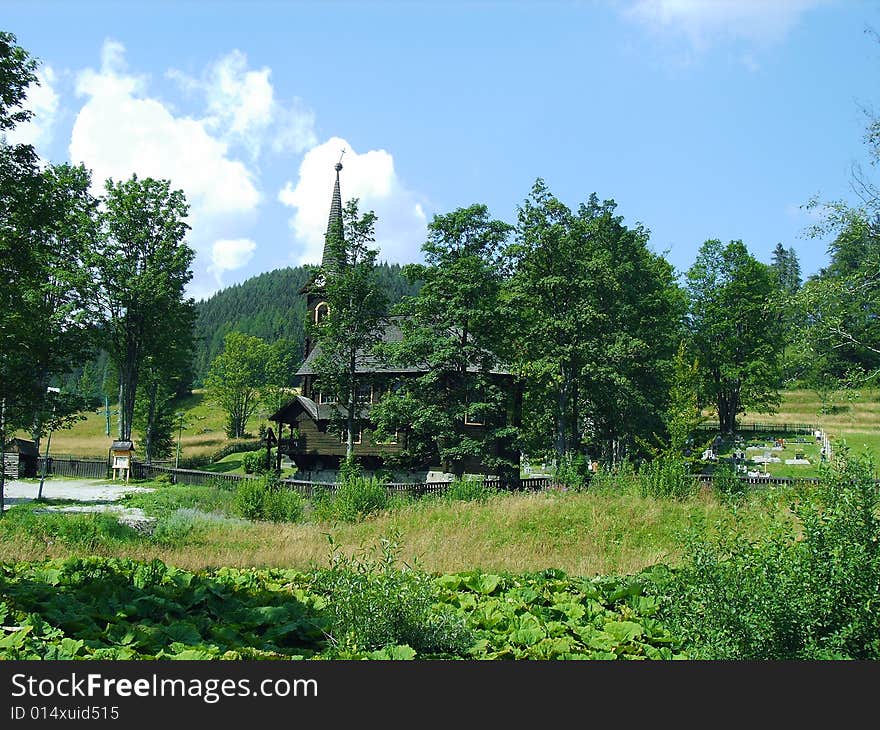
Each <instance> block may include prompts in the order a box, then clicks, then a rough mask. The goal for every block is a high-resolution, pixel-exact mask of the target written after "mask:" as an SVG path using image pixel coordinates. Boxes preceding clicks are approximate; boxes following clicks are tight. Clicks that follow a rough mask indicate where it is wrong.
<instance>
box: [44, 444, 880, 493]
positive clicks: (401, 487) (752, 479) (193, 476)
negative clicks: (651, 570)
mask: <svg viewBox="0 0 880 730" xmlns="http://www.w3.org/2000/svg"><path fill="white" fill-rule="evenodd" d="M231 453H232V452H231ZM43 461H44V457H42V456H41V457H39V464H38V469H37V473H38V474H40V473H42V469H43ZM165 463H167V462H164V461H163V462H162V463H158V462H153V463H152V464H150V465H147V464H143V463H141V462H138V461H135V462H133V465H132V472H131V476H132V478H133V479H156V478H157V477H159V476H161V475H168V477H169V479H170V481H171V482H172V483H174V484H190V485H194V486H202V485H207V484H227V485H229V486H234V485H236V484H239V483H240V482H242V481H244V480H248V479H259V478H260V477H259V475H256V474H223V473H218V472H210V471H200V470H198V469H175V468H173V467H171V466H166V465H165ZM46 474H56V475H58V476H68V477H79V478H84V479H107V478H108V464H107V462H106V461H105V460H103V459H101V460H98V459H69V458H59V457H54V456H50V457H49V463H48V466H47V469H46ZM738 478H739V480H740V481H742V482H744V483H745V484H747V485H749V486H756V487H760V486H795V485H799V484H801V485H807V484H818V483H819V481H820V480H819V479H818V478H817V477H773V476H739V477H738ZM694 479H695V480H696V481H697V482H699V483H700V484H701V485H704V486H707V487H710V488H711V486H712V484H713V481H714V479H713V476H712V475H711V474H695V475H694ZM280 483H281V484H283V485H284V486H286V487H287V488H289V489H293V490H295V491H297V492H299V493H300V494H302V495H303V496H304V497H313V496H314V495H315V493H316V492H319V491H325V492H329V493H331V494H332V493H334V492H335V491H336V489H337V488H338V485H337V484H335V483H333V482H312V481H305V480H302V479H281V480H280ZM450 484H452V482H450V481H442V482H441V481H436V482H391V483H389V484H386V485H385V488H386V489H387V490H388V491H389V492H390V493H391V494H401V495H408V496H411V497H423V496H426V495H440V494H443V493H444V492H446V490H447V489H449V485H450ZM878 484H880V481H878ZM483 485H484V486H486V487H489V488H495V489H501V488H502V486H501V481H500V480H498V479H486V480H484V481H483ZM553 486H556V482H555V481H554V480H553V479H552V478H551V477H546V476H544V477H528V478H526V479H520V480H519V481H518V482H517V483H516V484H514V485H510V486H508V487H507V489H510V490H522V491H540V490H542V489H547V488H548V487H553Z"/></svg>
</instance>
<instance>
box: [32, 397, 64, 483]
mask: <svg viewBox="0 0 880 730" xmlns="http://www.w3.org/2000/svg"><path fill="white" fill-rule="evenodd" d="M60 392H61V388H53V387H51V386H50V387H48V388H46V393H49V394H51V393H60ZM56 405H57V403H56V401H55V399H54V398H53V399H52V418H51V419H50V420H49V435H48V437H47V438H46V455H45V456H44V457H43V470H42V473H41V474H40V488H39V489H38V490H37V499H42V498H43V482H44V481H46V467H47V466H48V464H49V444H51V443H52V426H53V424H54V421H55V406H56Z"/></svg>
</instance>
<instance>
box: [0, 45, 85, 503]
mask: <svg viewBox="0 0 880 730" xmlns="http://www.w3.org/2000/svg"><path fill="white" fill-rule="evenodd" d="M36 67H37V61H36V60H35V59H33V58H32V57H31V56H30V55H29V54H28V53H27V51H25V50H24V49H23V48H21V47H19V46H18V45H16V39H15V36H14V35H12V34H10V33H4V32H0V411H2V415H0V442H3V443H5V439H6V438H7V437H8V436H9V435H10V434H11V433H12V432H14V431H15V430H18V429H22V428H30V429H31V430H32V432H33V434H34V436H35V438H36V439H37V441H38V443H39V438H40V435H41V434H42V433H43V432H44V430H45V428H46V427H48V426H49V425H52V426H54V427H62V426H64V425H65V424H69V423H70V422H71V421H72V420H75V419H72V418H71V413H70V409H71V408H74V407H75V406H76V402H75V400H74V399H72V398H70V397H62V398H58V399H57V400H56V401H55V402H54V403H53V404H52V405H51V406H50V404H49V403H48V402H47V388H46V386H47V385H48V384H49V381H50V379H57V378H58V377H59V376H61V375H63V374H64V373H65V372H67V371H68V370H70V369H71V368H72V366H73V365H74V364H75V363H76V362H77V361H80V360H81V359H82V358H83V357H84V355H85V353H86V351H87V350H88V346H89V338H88V332H89V330H90V326H91V325H93V324H94V319H93V316H92V315H93V314H94V313H93V312H92V311H89V307H88V306H87V298H86V296H85V293H86V291H88V290H89V279H88V266H87V264H88V261H89V258H90V256H89V254H90V249H91V246H92V245H93V243H94V213H95V201H94V200H93V198H92V197H91V196H90V195H89V193H88V187H89V176H88V173H87V172H86V171H85V170H84V169H83V168H82V167H71V166H69V165H59V166H51V165H50V166H45V167H43V166H42V165H41V164H40V161H39V159H38V157H37V155H36V153H35V151H34V149H33V148H32V147H31V146H29V145H9V144H7V141H6V137H5V134H4V133H5V132H6V131H8V130H11V129H13V128H14V127H15V125H16V124H18V123H20V122H23V121H27V120H28V119H30V118H31V116H32V114H31V112H29V111H27V110H26V109H24V108H23V106H22V105H23V102H24V100H25V98H26V96H27V93H28V89H29V87H31V86H32V85H35V84H37V83H38V81H37V78H36V75H35V73H34V71H35V69H36ZM49 418H51V419H52V424H48V423H47V419H49ZM0 462H2V445H0ZM2 479H3V477H2V475H0V494H2V490H3V484H2Z"/></svg>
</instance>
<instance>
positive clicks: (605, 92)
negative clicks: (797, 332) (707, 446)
mask: <svg viewBox="0 0 880 730" xmlns="http://www.w3.org/2000/svg"><path fill="white" fill-rule="evenodd" d="M0 7H2V10H3V13H2V16H3V20H2V22H0V28H2V29H3V30H8V31H11V32H13V33H14V34H15V35H16V36H17V38H18V42H19V44H20V45H22V46H23V47H24V48H26V49H27V50H28V51H29V52H30V53H31V54H32V55H34V56H36V57H38V58H39V59H40V60H41V61H42V64H43V65H42V67H41V78H42V81H43V83H42V85H41V86H40V87H39V88H38V89H34V90H33V91H32V93H31V94H30V95H29V101H28V105H29V106H30V107H31V108H32V109H33V110H34V111H35V113H36V117H35V119H34V122H33V123H32V124H29V125H27V126H26V127H22V128H19V129H17V130H16V131H15V132H14V135H13V137H14V141H29V142H32V143H34V144H35V146H36V147H37V149H38V150H39V152H40V153H41V155H42V156H43V157H44V159H46V160H50V161H53V162H62V161H67V160H72V161H73V162H77V163H78V162H84V163H85V164H86V166H87V167H89V168H90V169H91V170H92V171H93V174H94V176H95V179H96V184H98V185H100V184H101V181H102V180H103V179H104V178H106V177H113V178H114V179H121V178H127V177H128V176H130V175H131V173H133V172H137V173H138V174H139V175H142V176H144V175H152V176H154V177H165V178H169V179H170V180H171V182H172V184H173V185H174V186H175V187H179V188H182V189H183V190H184V191H185V192H186V194H187V198H188V200H189V201H190V203H191V206H192V208H191V217H190V221H189V222H190V224H191V225H192V227H193V228H192V231H191V232H190V234H189V239H188V240H189V242H190V244H191V245H192V246H193V248H194V249H195V250H196V252H197V257H196V261H195V264H194V267H193V268H194V271H195V277H194V280H193V282H192V285H191V287H190V292H191V294H192V295H193V296H196V297H197V298H202V297H205V296H207V295H209V294H210V293H212V292H214V291H216V290H217V289H219V288H222V287H225V286H229V285H231V284H234V283H237V282H240V281H243V280H244V279H246V278H248V277H250V276H253V275H255V274H257V273H260V272H263V271H268V270H271V269H274V268H279V267H283V266H288V265H296V264H299V263H315V262H316V258H318V257H319V256H320V249H321V239H322V233H323V230H324V228H325V226H326V220H327V211H328V208H329V203H330V191H331V185H332V175H333V171H332V166H333V163H335V162H336V160H337V159H338V157H339V155H340V151H341V150H342V149H345V150H346V151H345V155H344V156H343V165H344V170H343V172H342V193H343V198H346V199H347V198H349V197H353V196H356V197H359V198H360V200H361V208H362V210H364V209H372V210H375V212H376V213H377V215H378V217H379V221H378V224H377V244H378V246H379V248H380V251H381V258H383V259H385V260H389V261H397V262H401V263H405V262H410V261H416V260H419V259H420V257H421V254H420V250H419V249H420V246H421V244H422V242H423V241H424V237H425V225H426V223H427V222H428V221H429V220H430V219H431V217H432V216H433V215H435V214H438V213H445V212H448V211H451V210H453V209H455V208H457V207H459V206H467V205H470V204H472V203H485V204H486V205H488V207H489V210H490V213H491V214H492V215H493V216H495V217H497V218H501V219H503V220H507V221H509V222H515V219H516V210H517V206H518V205H520V204H521V203H522V201H523V200H524V199H525V197H526V196H527V195H528V193H529V190H530V188H531V186H532V184H533V183H534V181H535V179H536V178H538V177H541V178H543V179H544V180H545V181H546V183H547V185H548V186H549V188H550V190H551V191H552V192H553V193H554V194H555V195H556V196H557V197H559V198H560V199H561V200H563V202H565V203H566V204H568V205H569V206H571V207H576V206H577V205H578V204H579V203H580V202H582V201H584V200H586V199H587V198H588V197H589V195H590V193H592V192H595V193H597V194H598V196H599V197H600V198H602V199H608V198H610V199H614V200H615V201H616V202H617V204H618V212H619V213H620V214H621V215H622V216H623V217H624V219H625V221H626V222H627V223H630V224H635V223H637V222H638V223H642V224H643V225H644V226H646V227H647V228H648V229H649V230H650V231H651V246H652V248H653V249H654V250H655V251H657V252H660V253H665V254H666V255H667V257H668V259H669V260H670V262H671V263H672V264H673V265H674V266H675V267H676V269H677V270H679V271H684V270H685V269H687V268H688V267H689V266H690V265H691V264H692V263H693V261H694V258H695V256H696V252H697V249H698V248H699V246H700V244H701V243H702V242H703V241H705V240H706V239H707V238H720V239H722V240H724V241H727V240H731V239H742V240H743V241H744V242H745V243H746V245H747V246H748V248H749V250H750V251H751V252H752V253H753V254H754V255H755V256H757V257H758V258H759V259H761V260H763V261H769V260H770V254H771V251H772V249H773V247H774V246H775V245H776V243H777V242H781V243H782V244H783V245H784V246H786V247H789V246H791V247H793V248H794V249H795V250H796V251H797V253H798V255H799V257H800V260H801V265H802V268H803V270H804V273H805V274H811V273H814V272H815V271H817V270H818V269H819V268H820V267H821V266H823V265H824V264H825V263H826V262H827V254H826V246H827V243H828V241H827V240H823V239H811V238H809V237H807V236H805V234H804V231H805V229H806V228H807V226H809V225H810V224H811V223H812V222H813V219H812V218H811V217H810V215H808V214H807V212H806V211H804V210H803V209H802V207H801V206H803V205H804V204H805V203H806V202H807V201H808V200H809V199H810V198H811V197H813V196H818V197H819V198H820V199H822V200H832V199H847V200H852V201H854V200H855V196H854V194H853V193H852V191H851V189H850V180H851V167H852V165H853V164H856V163H862V164H863V165H865V166H866V167H869V165H868V161H867V154H866V148H865V146H864V144H863V135H864V130H865V126H866V117H865V113H864V109H865V108H873V107H874V106H875V105H878V104H880V94H878V92H877V91H876V90H875V89H876V83H875V80H876V79H877V72H878V70H880V43H878V42H877V41H876V40H875V39H874V38H873V37H872V36H871V35H870V34H869V33H866V29H868V28H875V29H880V5H878V4H876V3H872V2H857V1H855V0H593V1H592V2H590V1H588V0H585V1H583V2H559V1H553V0H548V1H547V2H526V1H525V0H522V1H520V2H515V1H511V2H504V3H499V2H494V3H490V2H468V1H466V0H459V1H458V2H455V1H453V2H444V3H439V2H438V3H434V2H419V1H418V0H416V1H413V2H402V1H397V2H391V1H390V0H387V1H385V2H358V3H353V2H341V1H334V0H330V1H329V2H320V3H319V2H317V1H314V2H244V1H243V0H242V1H240V2H232V1H227V2H212V1H211V0H204V1H203V2H162V1H161V0H159V1H157V0H154V1H153V2H117V3H110V2H101V3H99V2H67V3H65V2H60V1H59V2H46V1H41V0H29V1H28V2H17V1H15V0H13V1H10V0H5V1H4V2H2V4H0Z"/></svg>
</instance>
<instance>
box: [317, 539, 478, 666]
mask: <svg viewBox="0 0 880 730" xmlns="http://www.w3.org/2000/svg"><path fill="white" fill-rule="evenodd" d="M329 539H330V546H331V553H330V567H329V568H326V569H323V570H319V571H317V572H316V574H315V579H314V582H313V584H312V586H311V588H312V589H313V590H315V591H316V592H318V593H321V594H323V595H325V596H326V597H327V608H326V611H327V614H328V618H329V631H328V633H329V636H328V638H329V640H330V642H331V644H332V645H334V646H335V647H336V653H337V655H338V657H339V658H342V659H345V658H354V657H359V656H363V654H364V653H365V652H369V651H376V650H379V649H383V648H385V647H391V646H396V645H401V644H405V645H407V646H410V647H411V648H412V649H415V650H416V651H417V652H420V653H424V654H430V655H433V656H458V657H464V656H465V655H466V652H467V650H468V649H469V648H470V647H471V646H472V645H473V643H474V641H475V636H474V634H473V632H472V631H471V630H470V629H469V628H468V627H467V625H466V623H465V621H464V619H463V618H462V617H460V616H458V615H456V614H455V613H453V611H452V609H450V608H440V607H439V606H438V605H437V596H436V588H435V586H434V582H433V580H432V578H431V576H430V575H428V574H427V573H424V572H423V571H419V570H414V569H412V568H410V567H409V566H407V565H403V566H401V567H397V563H398V554H399V551H400V544H399V535H396V534H393V535H392V537H391V538H383V539H382V540H381V547H380V551H381V554H380V555H379V556H378V557H376V556H375V555H374V554H370V553H367V552H366V551H364V552H362V553H361V554H360V555H358V556H355V557H347V556H345V555H342V554H341V553H340V552H339V550H338V546H337V545H336V544H335V543H334V542H333V539H332V538H329Z"/></svg>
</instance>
